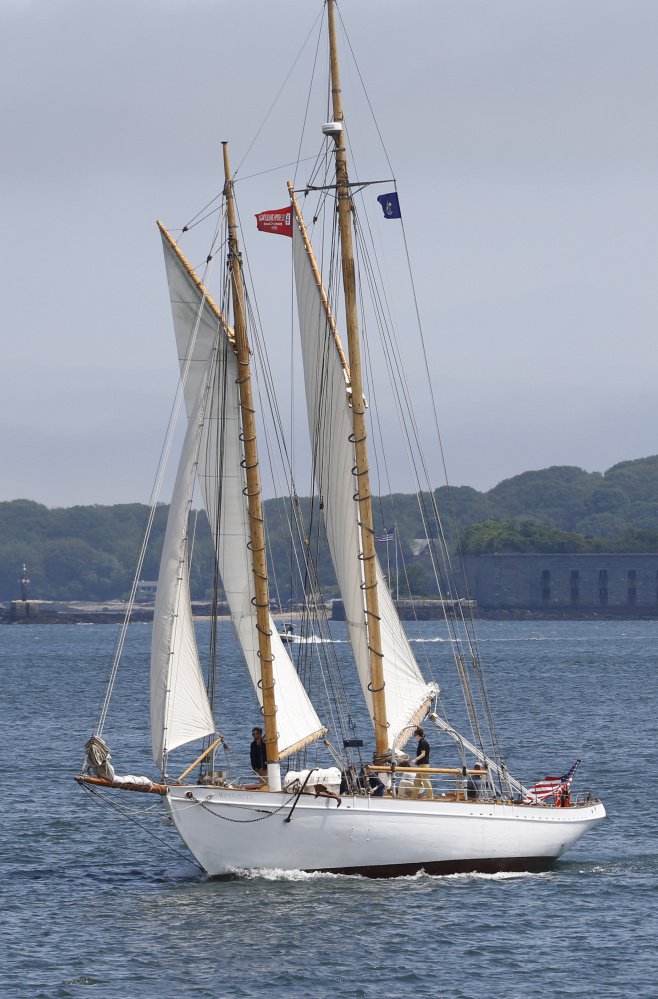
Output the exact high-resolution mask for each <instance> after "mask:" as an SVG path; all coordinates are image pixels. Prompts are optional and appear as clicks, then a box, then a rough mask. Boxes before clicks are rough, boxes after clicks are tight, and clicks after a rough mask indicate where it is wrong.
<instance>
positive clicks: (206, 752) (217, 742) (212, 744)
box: [178, 735, 224, 781]
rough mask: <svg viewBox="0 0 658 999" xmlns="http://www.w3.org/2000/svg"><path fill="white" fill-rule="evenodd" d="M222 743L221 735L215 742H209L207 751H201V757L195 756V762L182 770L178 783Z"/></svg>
mask: <svg viewBox="0 0 658 999" xmlns="http://www.w3.org/2000/svg"><path fill="white" fill-rule="evenodd" d="M223 741H224V740H223V739H222V737H221V735H220V736H219V738H218V739H215V741H214V742H211V743H210V745H209V746H208V748H207V749H204V751H203V752H202V753H201V755H200V756H197V758H196V760H195V761H194V763H190V765H189V767H188V768H187V770H183V772H182V774H181V775H180V777H179V778H178V779H179V781H181V780H183V779H184V778H185V777H187V775H188V774H191V773H192V771H193V770H194V768H195V767H196V766H198V764H199V763H201V761H202V760H205V758H206V756H207V755H208V753H212V751H213V749H216V748H217V746H219V744H220V742H223Z"/></svg>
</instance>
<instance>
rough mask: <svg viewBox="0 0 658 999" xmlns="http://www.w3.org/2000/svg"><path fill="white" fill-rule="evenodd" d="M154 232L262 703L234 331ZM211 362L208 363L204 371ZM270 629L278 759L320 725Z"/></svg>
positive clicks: (202, 478) (231, 593) (211, 501)
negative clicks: (207, 384) (200, 412)
mask: <svg viewBox="0 0 658 999" xmlns="http://www.w3.org/2000/svg"><path fill="white" fill-rule="evenodd" d="M160 228H161V232H162V240H163V247H164V254H165V263H166V267H167V280H168V282H169V292H170V297H171V305H172V312H173V318H174V329H175V333H176V343H177V347H178V357H179V363H180V367H181V375H182V377H183V378H184V383H183V392H184V397H185V404H186V407H187V412H188V416H189V415H190V413H191V412H192V410H193V405H194V402H193V400H194V398H195V394H196V393H198V391H199V386H200V385H201V384H202V383H203V382H204V380H205V379H207V378H210V379H211V380H212V387H211V390H210V391H209V393H208V401H207V406H206V413H205V417H204V420H203V430H202V438H201V444H200V448H199V459H198V469H197V477H198V481H199V483H200V486H201V493H202V496H203V501H204V505H205V509H206V513H207V515H208V520H209V523H210V525H211V529H212V532H213V536H214V537H215V545H216V551H217V561H218V567H219V572H220V575H221V578H222V583H223V586H224V590H225V592H226V599H227V601H228V604H229V607H230V611H231V618H232V620H233V624H234V627H235V630H236V633H237V637H238V641H239V643H240V645H241V647H242V651H243V654H244V657H245V660H246V663H247V667H248V669H249V673H250V676H251V679H252V682H253V684H254V688H255V690H256V693H257V696H258V699H259V702H260V703H261V705H262V692H261V688H260V663H259V660H258V637H257V631H256V610H255V607H254V600H253V598H254V582H253V573H252V566H251V558H250V555H249V549H248V542H249V516H248V510H247V499H246V496H245V475H244V469H243V467H242V447H241V442H240V431H241V422H240V398H239V389H238V364H237V358H236V356H235V353H234V350H233V334H232V331H231V330H230V328H229V327H228V326H227V324H226V321H225V320H224V319H223V317H222V316H221V313H220V312H219V309H218V308H217V306H216V305H215V303H214V302H213V301H212V299H211V298H210V297H209V296H208V294H207V292H206V290H205V289H204V287H203V285H202V283H201V282H200V281H199V279H198V277H197V276H196V275H195V274H194V272H193V271H192V269H191V267H190V266H189V264H188V263H187V261H186V260H185V258H184V257H183V255H182V254H181V252H180V251H179V250H178V248H177V247H176V246H175V245H174V244H173V242H172V240H171V239H170V237H169V235H168V233H167V232H166V230H165V229H164V228H163V227H162V226H161V227H160ZM215 344H217V349H216V350H214V347H215ZM213 357H214V358H215V360H214V366H213V368H212V370H211V371H209V363H210V359H211V358H213ZM270 630H271V631H272V637H271V645H272V654H273V656H274V663H273V669H274V681H275V693H276V704H277V716H276V717H277V728H278V734H279V752H280V755H281V757H285V756H287V755H289V754H290V753H292V752H294V751H295V750H296V749H299V748H301V747H302V746H305V745H307V744H308V743H310V742H313V741H314V740H315V739H319V738H321V736H322V735H324V733H325V732H326V728H324V726H323V725H322V724H321V723H320V720H319V718H318V716H317V714H316V712H315V709H314V707H313V705H312V704H311V701H310V700H309V697H308V695H307V693H306V690H305V689H304V686H303V684H302V682H301V680H300V678H299V676H298V675H297V672H296V671H295V667H294V665H293V663H292V661H291V659H290V656H289V655H288V652H287V650H286V648H285V646H284V645H283V643H282V642H281V640H280V638H279V635H278V632H277V629H276V627H275V624H274V621H273V620H272V618H271V617H270Z"/></svg>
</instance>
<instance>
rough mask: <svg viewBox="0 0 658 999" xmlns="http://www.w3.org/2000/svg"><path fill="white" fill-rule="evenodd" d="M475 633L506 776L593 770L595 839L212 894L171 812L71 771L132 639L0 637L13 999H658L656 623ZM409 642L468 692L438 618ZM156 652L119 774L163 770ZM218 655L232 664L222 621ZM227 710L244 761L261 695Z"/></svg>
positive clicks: (135, 691)
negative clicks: (414, 868) (531, 855)
mask: <svg viewBox="0 0 658 999" xmlns="http://www.w3.org/2000/svg"><path fill="white" fill-rule="evenodd" d="M201 632H203V626H201ZM478 632H479V638H480V651H481V654H482V658H483V660H484V662H485V665H486V670H487V678H488V686H489V691H490V694H491V699H492V702H493V707H494V715H495V717H496V720H497V723H498V731H499V736H500V741H501V742H502V744H503V746H504V748H505V750H506V752H507V757H508V763H509V765H510V769H511V770H512V772H513V773H516V774H518V776H519V777H521V778H522V779H525V780H529V779H532V778H539V777H542V776H543V775H544V773H548V772H552V771H556V770H557V771H558V772H561V771H563V770H565V769H567V768H568V767H569V766H570V764H571V763H572V762H573V760H574V759H575V758H576V757H577V756H580V757H582V759H583V764H582V767H581V769H580V771H579V772H578V775H577V787H576V789H580V790H582V789H584V788H591V789H592V790H594V791H595V792H596V793H597V794H598V795H599V796H600V797H602V798H603V800H604V801H605V804H606V808H607V810H608V818H607V820H606V821H605V822H604V823H603V824H602V825H600V826H599V827H597V829H596V830H594V831H593V832H592V833H590V834H589V836H586V837H585V838H584V839H583V840H581V842H580V843H579V844H578V846H577V847H576V848H575V849H574V850H573V851H572V852H571V853H570V854H567V856H566V857H565V858H564V859H563V860H562V861H560V862H559V863H557V864H556V865H555V866H554V867H553V868H552V869H550V870H548V871H545V872H542V873H537V874H521V875H519V874H515V875H490V876H476V875H459V876H450V877H428V876H426V875H423V874H420V875H417V876H415V877H412V878H401V879H398V880H394V881H371V880H367V879H363V878H347V877H340V876H331V875H305V874H303V873H301V872H297V873H292V874H291V873H288V874H283V873H281V872H277V871H269V872H265V873H260V874H246V875H245V876H244V877H240V878H237V879H235V880H232V881H212V880H209V879H207V878H205V877H204V876H203V874H201V873H200V872H199V870H198V869H197V868H196V867H195V866H194V865H193V864H192V863H191V862H190V861H189V860H188V859H187V855H186V852H185V849H184V847H182V845H181V844H180V842H179V841H178V839H177V837H176V835H175V833H174V832H173V831H172V830H171V828H170V827H169V826H168V825H167V824H165V823H164V822H163V820H162V811H161V807H160V805H159V799H157V798H155V797H154V800H150V799H151V796H150V795H145V796H144V798H148V799H149V800H148V801H146V800H143V799H142V797H141V796H137V795H135V796H125V795H124V796H122V797H123V798H128V799H129V802H128V803H129V806H130V812H129V814H128V815H127V816H125V815H120V814H118V813H117V812H116V811H115V810H114V809H113V808H112V807H111V806H110V805H106V804H103V802H102V801H100V800H97V799H96V797H91V796H89V795H88V794H87V793H85V792H84V791H82V790H81V789H80V788H79V787H78V786H77V785H76V784H75V783H74V781H73V779H72V777H73V775H74V773H76V772H77V770H78V768H79V765H80V762H81V760H82V757H83V755H84V753H83V745H84V742H85V741H86V739H87V738H88V736H89V735H90V734H91V732H92V731H93V730H94V728H95V724H96V720H97V717H98V712H99V708H100V704H101V700H102V696H103V693H104V689H105V683H106V679H107V675H108V671H109V663H110V660H111V654H112V648H113V644H114V641H115V639H116V629H115V628H114V627H113V626H109V625H78V626H70V625H59V626H49V625H36V626H28V627H24V626H7V627H3V628H2V629H0V677H1V684H2V697H1V699H0V720H1V721H0V724H1V729H0V730H1V732H2V740H1V743H0V775H1V777H2V791H3V795H2V801H3V807H2V849H1V856H0V863H1V872H0V926H1V946H0V995H1V996H21V997H22V996H25V997H30V999H37V997H48V999H51V997H69V996H72V997H79V996H86V995H89V996H94V997H102V999H105V997H107V999H123V997H126V999H128V997H142V996H144V997H146V996H148V997H153V996H158V997H162V999H169V997H178V996H184V997H206V996H207V997H213V999H223V997H242V996H245V997H247V996H248V997H252V996H256V995H262V996H267V997H279V996H280V997H284V996H304V997H308V999H316V997H317V999H326V997H336V999H343V997H345V999H347V997H350V999H353V997H372V999H375V997H377V999H387V997H398V996H405V997H411V996H421V997H425V996H427V997H429V996H431V997H433V999H442V997H446V999H447V997H450V999H453V997H455V999H456V997H459V999H485V997H486V999H490V997H499V996H500V997H517V996H518V997H522V996H532V997H536V996H551V997H552V996H555V997H561V996H565V997H566V996H570V997H571V996H602V997H608V996H610V997H612V996H634V997H645V996H646V997H653V996H657V995H658V962H657V960H656V956H655V948H656V943H655V941H656V939H657V938H658V916H657V915H656V901H657V898H658V878H657V874H658V863H657V860H656V843H657V838H656V834H657V831H658V817H657V809H656V795H655V794H654V793H653V791H652V787H653V784H654V783H655V780H656V771H657V767H656V751H655V742H656V706H657V696H656V649H657V648H658V622H619V621H609V622H608V621H597V622H582V621H579V622H544V621H538V622H480V625H479V628H478ZM203 637H204V636H203V634H201V639H202V640H203ZM336 637H337V638H338V639H340V638H341V637H342V636H341V634H340V631H338V632H337V633H336ZM412 637H413V639H414V642H415V645H414V647H415V649H416V651H417V652H418V653H419V654H420V655H421V659H422V660H423V661H426V664H427V666H428V667H429V668H431V669H432V670H433V671H434V673H435V675H436V678H437V679H439V681H440V682H441V683H442V686H444V693H445V695H446V698H448V697H449V696H452V695H453V693H454V691H453V690H452V687H451V682H452V681H451V680H450V679H449V677H448V673H447V662H448V655H447V653H448V652H449V647H448V645H447V643H445V642H442V641H439V638H440V625H439V624H438V623H433V622H427V623H424V624H422V625H419V626H416V627H415V628H414V629H413V631H412ZM149 640H150V627H149V626H147V625H132V626H131V628H130V633H129V650H130V651H129V654H128V657H127V661H126V665H125V667H124V670H123V671H122V673H121V674H120V680H119V682H118V683H117V688H116V692H115V697H114V700H113V705H112V709H111V712H110V715H109V717H108V725H107V728H106V735H107V738H108V740H109V741H110V743H111V745H112V749H113V759H114V762H115V764H116V765H117V769H118V770H119V771H120V772H131V773H135V772H140V773H141V772H143V773H150V774H153V765H152V763H150V755H149V735H148V706H147V696H148V692H147V687H148V676H147V672H148V667H147V660H148V646H149ZM222 642H224V643H225V647H226V649H227V650H228V651H227V655H231V654H234V653H231V652H230V649H231V638H230V629H229V628H228V626H226V627H223V630H222ZM336 648H337V649H338V650H339V651H340V652H341V654H343V650H344V646H342V645H341V644H337V646H336ZM444 673H445V674H446V675H445V677H444ZM243 697H244V699H242V700H241V698H243ZM230 699H231V698H230V697H229V700H230ZM234 701H235V704H236V706H237V711H236V712H235V714H234V715H230V713H229V711H228V708H227V709H226V710H222V711H220V719H219V720H220V725H221V726H222V730H223V731H224V733H225V735H226V738H227V741H228V742H229V744H230V745H231V755H232V759H233V762H234V763H236V762H237V763H239V761H240V760H241V759H242V757H245V756H246V752H247V747H248V742H249V739H250V736H249V733H250V730H251V726H252V724H253V722H254V720H255V717H254V709H253V706H252V705H251V704H250V703H249V701H248V699H247V695H242V694H240V693H238V692H237V691H236V692H235V693H234ZM223 714H226V716H227V717H226V719H224V718H223V717H222V715H223ZM229 716H230V717H229ZM436 739H437V736H435V735H434V733H432V736H431V741H432V744H433V751H434V753H435V754H436V753H437V752H438V748H437V747H435V742H436ZM433 759H434V757H433ZM133 798H134V799H137V800H133ZM113 800H114V799H113Z"/></svg>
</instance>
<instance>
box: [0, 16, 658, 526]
mask: <svg viewBox="0 0 658 999" xmlns="http://www.w3.org/2000/svg"><path fill="white" fill-rule="evenodd" d="M320 7H321V5H320V0H280V2H279V3H274V2H273V0H241V2H239V3H236V2H235V0H231V2H228V0H112V2H111V3H107V2H100V0H2V3H0V79H1V82H2V86H1V89H0V102H1V106H2V143H1V144H2V156H1V158H0V171H1V174H2V178H1V179H2V242H1V244H0V256H1V264H2V266H1V269H0V273H1V274H2V281H1V289H2V311H1V313H0V315H1V322H2V357H1V364H0V371H1V372H2V374H1V383H0V421H1V422H0V440H1V441H2V446H1V452H0V453H1V455H2V459H1V463H0V485H1V487H0V499H2V500H10V499H16V498H20V497H26V498H29V499H35V500H38V501H39V502H42V503H45V504H47V505H48V506H70V505H74V504H78V503H84V504H86V503H116V502H132V501H139V502H145V501H147V500H148V497H149V494H150V487H151V480H152V478H153V475H154V473H155V468H156V464H157V458H158V454H159V449H160V446H161V443H162V440H163V435H164V430H165V426H166V422H167V418H168V414H169V409H170V406H171V402H172V398H173V394H174V391H175V387H176V378H177V363H176V357H175V350H174V346H173V334H172V331H171V320H170V313H169V302H168V295H167V288H166V282H165V277H164V268H163V264H162V255H161V250H160V245H159V237H158V234H157V231H156V229H155V225H154V220H155V219H156V218H162V219H164V221H165V222H166V223H168V224H170V225H171V226H172V228H176V227H180V226H181V225H182V224H183V223H184V222H186V221H187V220H188V219H189V218H190V217H192V216H193V215H194V214H195V213H196V212H197V211H198V210H199V209H200V208H201V207H202V206H203V205H204V204H205V203H206V202H207V201H209V200H210V199H211V198H212V197H214V195H215V194H216V193H217V191H218V190H219V188H220V186H221V180H220V174H221V157H220V142H221V140H222V139H228V140H230V143H231V155H232V161H233V163H234V165H235V166H237V165H238V164H239V163H242V160H243V158H244V157H245V154H247V153H248V155H247V158H246V160H245V161H244V164H243V165H242V166H241V168H240V173H239V175H238V176H243V177H245V178H246V177H248V176H249V175H251V174H255V173H260V172H262V171H264V170H267V169H268V168H269V167H271V166H277V165H280V164H283V163H285V162H287V161H292V160H294V159H295V157H296V155H297V147H298V145H299V137H300V118H301V116H302V115H303V113H304V106H305V100H306V91H305V87H306V83H305V80H307V79H308V71H309V68H310V64H311V60H312V57H313V48H314V45H315V38H316V30H315V29H314V23H315V21H316V17H317V15H318V14H319V12H320ZM340 11H341V15H342V18H343V21H344V22H345V24H346V26H347V28H348V31H349V33H350V38H351V43H352V47H353V49H354V52H355V55H356V58H357V60H358V65H359V69H360V71H361V73H362V75H363V78H364V81H365V84H366V87H367V91H368V95H369V97H370V100H371V102H372V104H373V108H374V111H375V114H376V116H377V120H378V124H379V126H380V128H381V130H382V133H383V136H384V141H385V143H386V149H387V152H388V155H389V156H390V160H391V163H392V167H393V171H394V173H395V176H396V179H397V184H398V189H399V191H400V200H401V204H402V207H403V212H404V217H405V229H406V235H407V239H408V242H409V247H410V252H411V255H412V258H413V263H414V267H415V280H416V285H417V291H418V296H419V306H420V311H421V315H422V319H423V327H424V331H425V336H426V338H427V342H428V350H429V354H430V362H431V365H432V368H433V371H434V374H435V376H436V388H437V401H438V406H439V415H440V420H441V425H442V432H443V438H444V443H445V446H446V452H447V461H448V469H449V473H450V479H451V481H452V482H453V483H454V484H456V485H461V484H465V485H472V486H475V487H476V488H478V489H487V488H490V487H491V486H493V485H495V484H496V483H497V482H499V481H500V480H502V479H504V478H508V477H509V476H512V475H515V474H517V473H519V472H522V471H525V470H527V469H533V468H545V467H547V466H550V465H578V466H580V467H583V468H585V469H587V470H589V471H594V470H598V471H604V470H605V469H607V468H608V467H610V466H611V465H613V464H615V463H616V462H618V461H622V460H625V459H629V458H637V457H643V456H646V455H649V454H654V453H657V452H658V420H657V419H656V410H657V404H656V398H657V394H656V389H657V386H658V348H657V346H656V327H657V321H658V281H657V279H656V269H657V266H658V132H657V129H658V108H657V106H656V105H657V102H658V59H657V58H656V52H657V51H658V3H656V2H655V0H624V2H620V0H564V2H563V0H552V2H546V0H404V2H403V0H395V2H393V0H342V3H341V4H340ZM309 32H311V39H310V42H309V44H307V45H306V48H305V49H303V44H304V40H305V38H306V37H307V35H308V34H309ZM302 49H303V52H302V58H301V59H300V61H299V63H298V64H297V68H296V69H295V71H294V73H293V77H291V82H289V84H288V86H287V88H286V89H285V91H284V95H283V99H282V101H281V102H279V103H278V104H277V105H276V107H275V110H274V112H273V116H272V117H271V118H270V119H269V121H268V123H267V126H266V127H265V128H264V130H263V131H262V132H261V133H260V134H259V135H258V137H257V138H256V142H255V144H254V145H253V148H251V150H250V146H251V143H252V140H254V138H255V137H256V136H257V133H258V130H259V127H260V125H261V123H262V122H263V120H264V118H265V116H266V113H267V111H268V108H269V107H270V105H271V103H272V101H273V98H274V96H275V95H276V93H277V92H278V90H279V88H280V87H281V86H282V85H283V83H284V80H285V78H286V75H287V74H288V71H289V70H290V68H291V66H292V65H293V62H294V60H295V59H296V57H297V55H298V54H299V53H300V51H302ZM348 62H349V61H348V60H346V63H348ZM295 74H296V75H295ZM357 82H358V81H357V80H356V77H355V75H354V73H353V72H352V71H350V69H349V65H348V66H347V68H346V69H345V72H344V79H343V90H344V99H345V101H346V114H347V118H348V125H349V123H350V104H349V101H350V95H349V89H350V87H352V86H353V85H354V89H355V90H357V89H358V87H357ZM312 124H313V128H315V129H316V133H317V135H318V137H319V126H320V124H321V120H318V121H317V122H315V121H314V122H313V123H312ZM357 126H358V130H359V131H360V125H359V123H358V122H357ZM364 130H365V127H364ZM356 132H357V128H355V127H354V120H352V134H353V137H356ZM313 142H314V144H315V145H314V146H313V144H311V145H312V148H313V150H314V149H315V147H317V146H318V145H319V138H318V139H317V140H316V139H315V138H314V139H313ZM377 153H378V155H379V151H377ZM361 164H362V165H363V167H364V170H365V173H369V172H371V171H372V172H373V173H374V172H375V171H378V172H379V174H380V175H381V170H382V169H384V170H387V169H388V168H387V167H386V166H385V160H383V159H382V158H381V156H379V159H377V157H376V156H375V152H374V151H373V152H372V155H371V154H370V153H369V152H368V151H366V153H365V154H363V159H362V161H361ZM289 173H290V170H284V171H283V172H281V171H277V172H275V173H273V174H271V175H267V174H266V175H263V176H260V177H259V178H258V179H257V180H254V181H251V182H250V181H248V180H245V181H244V183H243V184H242V185H241V186H240V189H239V198H240V211H241V216H242V218H243V219H247V220H249V219H250V218H251V217H252V216H253V214H254V213H255V212H257V211H260V210H263V209H266V208H273V207H278V206H279V205H280V204H284V203H285V201H286V195H285V180H286V177H287V175H288V174H289ZM301 174H302V175H303V168H302V170H301ZM371 176H372V173H371ZM298 179H301V180H303V179H305V178H304V177H303V176H301V175H300V177H299V178H298ZM384 224H385V225H388V226H394V225H395V223H384ZM252 229H253V225H252V224H251V223H250V228H249V230H248V231H247V233H246V239H247V241H248V243H249V244H250V247H251V245H253V246H255V247H256V251H255V253H256V256H255V267H256V269H257V271H259V270H260V271H261V274H260V280H259V274H258V273H256V275H255V276H256V281H257V284H258V287H259V306H260V309H261V312H263V310H264V308H265V305H264V303H265V301H271V300H274V301H275V302H276V299H277V293H278V294H279V296H280V303H281V304H280V306H279V308H278V312H277V310H274V311H275V313H276V314H275V315H274V316H273V318H272V319H271V320H269V319H268V320H267V322H265V320H264V325H265V326H266V330H265V332H266V334H267V335H268V336H270V335H271V337H272V344H271V349H272V350H273V352H274V354H275V355H277V356H279V357H281V356H285V352H286V349H287V345H288V343H289V304H290V292H289V291H288V290H287V289H286V288H280V287H279V277H278V271H277V266H278V264H276V263H275V262H274V259H275V257H277V256H278V255H279V256H280V251H278V250H277V249H276V247H275V244H277V242H278V240H277V239H275V237H269V236H263V237H262V240H264V241H265V242H264V243H263V242H260V243H259V242H258V241H257V239H256V234H255V232H252ZM392 238H393V239H395V240H398V239H399V228H398V229H397V230H396V233H395V236H394V237H392ZM284 270H285V268H284ZM286 273H287V271H286ZM273 275H274V276H273ZM263 289H264V290H263ZM398 319H400V316H399V315H398ZM402 326H403V328H404V322H403V323H402ZM436 484H441V482H440V480H437V482H436ZM394 487H395V488H398V489H408V490H411V489H412V488H413V486H412V482H411V480H410V479H408V480H407V479H405V475H404V473H402V472H400V473H399V478H398V479H396V480H395V482H394ZM300 491H305V489H304V488H303V484H302V486H301V487H300Z"/></svg>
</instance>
